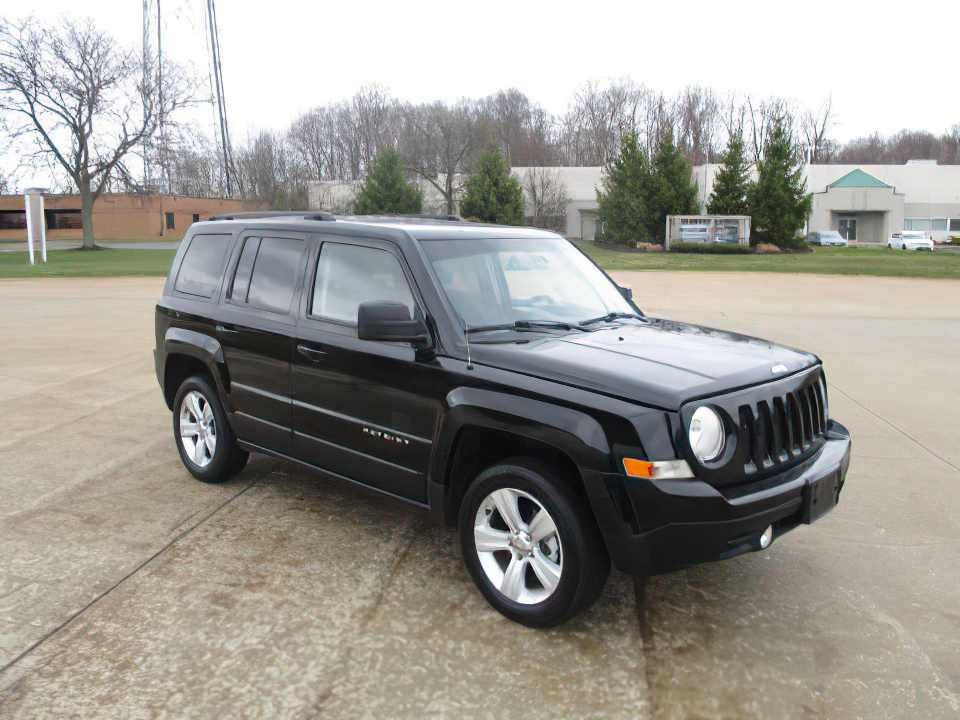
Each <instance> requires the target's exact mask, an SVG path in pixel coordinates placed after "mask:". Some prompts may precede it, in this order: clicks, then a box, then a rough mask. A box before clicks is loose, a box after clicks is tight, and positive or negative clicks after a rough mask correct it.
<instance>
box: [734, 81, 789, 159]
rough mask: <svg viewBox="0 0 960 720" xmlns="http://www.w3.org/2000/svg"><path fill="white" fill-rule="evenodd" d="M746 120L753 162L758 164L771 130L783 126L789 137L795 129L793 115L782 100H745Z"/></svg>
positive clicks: (773, 98) (776, 98)
mask: <svg viewBox="0 0 960 720" xmlns="http://www.w3.org/2000/svg"><path fill="white" fill-rule="evenodd" d="M745 106H746V113H745V114H746V118H747V120H748V123H749V135H748V138H749V140H750V141H751V147H752V149H753V161H754V162H755V163H759V162H760V161H761V160H762V159H763V153H764V149H765V148H766V145H767V139H768V138H769V136H770V133H771V132H772V130H773V128H774V127H776V126H777V125H783V126H784V127H785V128H787V130H788V132H789V133H790V135H791V136H792V135H793V132H794V129H795V123H794V119H793V116H794V113H793V110H792V108H791V107H790V104H789V103H788V102H787V101H786V100H784V99H783V98H778V97H771V98H767V99H765V100H759V101H758V100H754V99H753V98H751V97H749V96H748V97H747V99H746V103H745Z"/></svg>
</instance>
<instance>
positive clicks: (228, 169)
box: [157, 0, 234, 197]
mask: <svg viewBox="0 0 960 720" xmlns="http://www.w3.org/2000/svg"><path fill="white" fill-rule="evenodd" d="M157 1H158V2H159V0H157ZM207 25H208V27H209V28H210V55H211V59H212V63H213V86H214V94H215V95H216V100H217V115H218V118H219V121H220V145H221V150H222V152H223V176H224V180H225V181H226V186H227V196H228V197H229V196H232V195H233V174H234V173H233V151H232V150H231V148H230V126H229V124H228V123H227V100H226V96H225V95H224V92H223V65H222V63H221V62H220V31H219V28H218V27H217V7H216V3H215V2H214V0H207Z"/></svg>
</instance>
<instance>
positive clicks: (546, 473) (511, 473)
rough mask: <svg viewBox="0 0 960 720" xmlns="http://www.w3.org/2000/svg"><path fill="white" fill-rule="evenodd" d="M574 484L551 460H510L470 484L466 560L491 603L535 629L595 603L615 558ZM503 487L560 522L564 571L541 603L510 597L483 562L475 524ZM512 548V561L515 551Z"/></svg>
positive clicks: (462, 527) (464, 506) (464, 520)
mask: <svg viewBox="0 0 960 720" xmlns="http://www.w3.org/2000/svg"><path fill="white" fill-rule="evenodd" d="M573 487H574V486H573V479H571V478H567V477H565V476H564V474H563V473H562V472H560V471H558V470H556V469H555V468H553V467H551V466H549V465H547V464H545V463H542V462H540V461H538V460H535V459H533V458H510V459H508V460H504V461H502V462H499V463H497V464H496V465H494V466H492V467H490V468H487V469H486V470H484V471H483V472H481V473H480V474H479V475H478V476H477V478H476V480H474V481H473V483H471V485H470V486H469V487H468V488H467V491H466V494H465V495H464V498H463V502H462V503H461V505H460V512H459V521H458V527H459V533H460V545H461V547H462V549H463V558H464V562H465V563H466V566H467V570H468V571H469V572H470V575H471V577H472V578H473V581H474V582H475V583H476V585H477V587H478V588H479V589H480V592H481V593H483V596H484V597H485V598H486V599H487V602H489V603H490V605H492V606H493V607H494V608H495V609H496V610H497V611H499V612H500V613H501V614H503V615H504V616H506V617H507V618H509V619H510V620H513V621H515V622H518V623H520V624H522V625H527V626H529V627H539V628H544V627H552V626H555V625H559V624H561V623H563V622H565V621H567V620H569V619H570V618H571V617H573V616H574V615H576V614H577V613H579V612H580V611H582V610H586V609H587V608H588V607H590V605H592V604H593V603H594V602H595V601H596V599H597V598H598V597H599V596H600V593H601V592H602V591H603V586H604V584H605V583H606V580H607V575H609V573H610V558H609V556H608V555H607V551H606V548H605V547H604V545H603V539H602V538H601V537H600V532H599V530H598V528H597V526H596V522H595V520H594V518H593V514H592V512H591V511H590V509H589V506H588V503H587V500H586V498H584V497H582V496H580V495H578V494H577V493H576V492H575V491H574V489H573ZM499 489H514V490H519V491H521V492H522V493H526V494H528V495H530V496H531V497H532V498H533V499H534V500H535V501H536V502H537V503H539V504H540V505H541V506H542V507H543V508H544V509H546V510H547V512H548V513H549V514H550V517H551V518H552V519H553V520H554V524H555V526H556V529H557V533H558V535H559V540H560V546H561V548H562V550H561V552H562V559H563V562H562V572H561V574H560V580H559V582H558V584H557V585H556V588H555V589H554V590H553V592H552V594H550V595H549V596H548V597H546V599H545V600H543V601H541V602H536V603H532V604H524V603H521V602H516V601H514V600H512V599H510V598H509V597H507V595H505V594H503V593H502V592H501V591H500V589H499V588H498V587H496V586H495V585H494V584H493V582H491V580H490V578H488V576H487V573H486V571H485V570H484V568H483V565H482V563H481V560H480V556H479V553H478V552H477V547H476V541H475V537H474V523H475V520H476V518H477V514H478V512H479V511H480V508H481V505H482V504H483V503H484V501H485V500H486V498H487V497H488V496H489V495H490V493H492V492H494V491H495V490H499ZM525 502H527V501H525ZM531 507H534V506H533V505H531ZM525 519H526V520H529V519H530V518H529V517H528V518H525ZM506 552H507V558H508V559H509V558H510V557H511V556H512V553H513V551H506ZM508 561H509V560H505V561H503V562H508ZM531 572H532V568H531ZM533 577H535V575H533Z"/></svg>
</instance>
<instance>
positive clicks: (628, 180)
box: [597, 133, 654, 244]
mask: <svg viewBox="0 0 960 720" xmlns="http://www.w3.org/2000/svg"><path fill="white" fill-rule="evenodd" d="M602 185H603V189H602V190H598V191H597V205H598V206H599V207H598V211H597V216H598V219H599V220H600V223H601V225H602V227H603V238H604V239H605V240H609V241H610V242H615V243H622V244H634V243H637V242H644V241H647V240H649V239H650V238H651V237H652V235H653V234H654V233H653V231H652V228H651V227H650V223H649V213H648V211H647V196H648V195H649V190H650V165H649V163H648V162H647V156H646V155H645V154H644V152H643V150H641V149H640V146H639V145H638V144H637V136H636V135H634V134H633V133H625V134H624V136H623V137H622V138H621V140H620V152H619V153H618V154H617V156H616V157H615V158H614V159H613V161H612V162H611V163H610V164H609V165H608V166H607V171H606V173H604V176H603V182H602Z"/></svg>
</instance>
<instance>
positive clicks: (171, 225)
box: [164, 212, 176, 230]
mask: <svg viewBox="0 0 960 720" xmlns="http://www.w3.org/2000/svg"><path fill="white" fill-rule="evenodd" d="M164 215H165V216H166V219H167V230H174V229H175V228H176V223H175V222H174V219H173V213H172V212H168V213H164Z"/></svg>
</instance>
